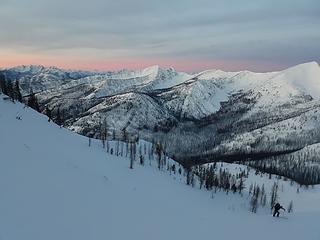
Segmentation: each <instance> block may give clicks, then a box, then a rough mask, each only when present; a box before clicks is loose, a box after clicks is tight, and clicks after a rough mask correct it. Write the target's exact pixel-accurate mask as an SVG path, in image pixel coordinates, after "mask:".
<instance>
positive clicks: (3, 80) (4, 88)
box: [0, 73, 8, 95]
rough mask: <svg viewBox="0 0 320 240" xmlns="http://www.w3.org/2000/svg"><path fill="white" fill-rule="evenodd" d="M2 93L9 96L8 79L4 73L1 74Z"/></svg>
mask: <svg viewBox="0 0 320 240" xmlns="http://www.w3.org/2000/svg"><path fill="white" fill-rule="evenodd" d="M0 91H1V92H2V93H3V94H5V95H8V91H7V82H6V77H5V75H4V74H3V73H0Z"/></svg>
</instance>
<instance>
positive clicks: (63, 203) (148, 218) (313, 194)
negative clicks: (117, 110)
mask: <svg viewBox="0 0 320 240" xmlns="http://www.w3.org/2000/svg"><path fill="white" fill-rule="evenodd" d="M3 98H4V96H3V95H1V94H0V109H1V111H0V193H1V197H0V213H1V214H0V239H1V240H7V239H24V240H43V239H46V240H56V239H60V240H88V239H95V240H102V239H110V240H125V239H133V240H149V239H153V240H163V239H184V240H194V239H205V238H217V239H236V238H242V237H244V238H245V239H248V240H251V239H257V237H258V238H259V239H261V240H269V239H272V238H275V235H274V234H275V233H276V239H290V240H298V239H308V240H318V239H319V236H320V230H319V226H318V225H319V223H318V220H319V217H320V209H319V197H320V189H319V186H315V187H313V188H312V189H311V188H310V189H306V188H303V187H300V186H299V185H297V184H295V183H290V182H289V181H285V180H282V179H279V178H278V177H276V176H271V177H269V176H268V175H265V174H260V173H259V174H255V171H254V170H252V169H251V171H250V172H249V169H250V168H247V167H244V166H240V165H236V164H226V163H223V164H221V165H220V164H219V165H220V167H219V168H220V169H224V170H225V171H227V172H229V171H230V172H234V173H238V172H240V171H242V168H243V169H245V172H248V177H247V178H246V182H245V186H246V187H245V189H244V190H243V193H242V195H243V196H241V194H239V193H231V192H229V194H226V193H224V192H223V191H217V192H216V193H215V192H214V191H213V190H212V191H207V190H205V189H203V188H202V189H199V186H197V185H196V186H195V187H194V188H192V187H191V186H187V185H186V184H185V174H179V173H177V172H176V173H173V172H171V171H170V172H169V171H166V170H160V171H159V170H158V169H157V163H156V162H157V160H156V158H154V159H153V160H152V158H151V159H150V160H148V157H147V156H148V153H146V151H145V150H144V148H142V150H141V151H140V150H138V151H137V154H142V155H143V156H144V157H145V159H146V161H147V162H146V164H145V166H142V165H140V164H139V163H138V161H136V162H135V163H134V168H133V169H129V159H128V158H126V157H124V156H123V157H121V156H116V154H115V153H116V150H115V146H116V144H114V145H112V142H110V148H114V150H115V151H114V153H113V154H110V152H111V150H110V151H109V153H108V152H107V150H106V149H104V148H103V147H102V144H101V141H95V140H92V142H91V146H90V147H89V146H88V138H86V137H83V136H80V135H78V134H75V133H72V132H71V131H68V130H67V129H64V128H60V127H59V126H57V125H56V124H54V123H53V122H52V121H51V122H48V121H47V117H45V116H43V115H41V114H39V113H37V112H36V111H33V110H32V109H30V108H28V107H25V106H24V105H23V104H20V103H12V102H11V101H9V100H4V99H3ZM139 144H141V143H139ZM121 146H122V147H123V146H125V144H122V145H121ZM142 146H145V145H142ZM138 149H139V147H138ZM123 151H126V150H125V147H123ZM149 158H150V156H149ZM149 161H150V162H149ZM167 163H171V162H170V161H169V160H168V161H167ZM168 166H170V165H168ZM165 169H166V168H165ZM274 183H277V184H278V186H279V193H278V194H279V195H278V200H279V201H280V202H281V204H283V206H284V207H285V208H287V206H288V204H289V202H290V201H293V213H281V218H273V217H272V216H271V215H270V210H269V207H265V208H259V210H258V212H257V213H256V214H253V213H251V212H249V206H248V197H250V195H249V191H250V188H249V186H250V184H254V185H255V186H257V185H260V187H261V186H263V191H265V192H266V193H270V191H271V188H272V186H273V184H274ZM297 190H298V191H297ZM261 191H262V190H261ZM267 201H269V197H268V200H267ZM268 205H269V203H268ZM283 214H285V215H284V216H283ZM248 229H249V230H248ZM269 229H272V231H269Z"/></svg>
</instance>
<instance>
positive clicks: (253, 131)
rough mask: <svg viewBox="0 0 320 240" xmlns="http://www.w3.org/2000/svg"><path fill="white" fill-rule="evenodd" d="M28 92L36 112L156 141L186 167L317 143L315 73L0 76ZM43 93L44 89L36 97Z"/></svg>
mask: <svg viewBox="0 0 320 240" xmlns="http://www.w3.org/2000/svg"><path fill="white" fill-rule="evenodd" d="M4 73H5V75H6V76H7V77H8V79H11V80H20V81H21V87H22V89H23V90H24V93H25V94H27V93H28V88H30V87H32V88H33V89H34V91H35V90H37V91H39V92H38V93H37V94H36V96H37V97H38V99H39V101H40V105H41V108H42V109H43V110H44V109H45V107H48V108H49V109H51V110H52V112H53V113H54V114H55V113H56V112H57V111H58V109H59V111H60V112H61V113H62V115H63V116H62V118H63V122H64V125H65V126H66V127H68V128H70V129H72V130H74V131H76V132H78V133H81V134H83V135H87V136H91V137H99V136H100V135H101V134H100V132H99V131H100V130H99V129H101V124H102V123H106V124H107V126H108V129H109V133H110V134H111V133H112V132H113V131H116V133H117V135H121V134H122V132H123V131H126V132H128V133H129V134H131V135H138V134H139V136H140V137H142V138H144V139H147V140H150V141H151V140H152V139H157V140H158V141H162V142H163V143H164V145H165V146H166V148H167V152H168V153H169V154H170V155H171V156H174V157H175V159H176V160H178V161H180V162H182V163H184V164H187V165H188V164H197V163H201V162H210V161H214V160H217V159H220V160H221V159H222V160H228V161H234V160H242V159H245V158H256V157H259V158H261V157H268V156H274V155H278V154H284V153H289V152H292V151H297V150H300V149H302V148H304V147H305V146H308V145H311V144H315V143H318V142H320V115H319V114H320V67H319V64H318V63H316V62H310V63H305V64H300V65H297V66H294V67H291V68H288V69H286V70H283V71H279V72H270V73H254V72H250V71H240V72H224V71H221V70H208V71H204V72H200V73H196V74H187V73H181V72H177V71H175V70H174V69H162V68H159V67H158V66H153V67H150V68H147V69H143V70H140V71H129V70H122V71H118V72H72V71H63V70H60V69H56V68H44V67H18V68H13V69H6V70H4ZM41 90H43V91H41Z"/></svg>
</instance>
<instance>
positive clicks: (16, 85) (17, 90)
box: [13, 80, 22, 103]
mask: <svg viewBox="0 0 320 240" xmlns="http://www.w3.org/2000/svg"><path fill="white" fill-rule="evenodd" d="M13 93H14V98H15V99H16V100H17V101H18V102H21V103H22V94H21V91H20V84H19V81H18V80H17V81H15V83H14V89H13Z"/></svg>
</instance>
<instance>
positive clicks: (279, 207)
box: [273, 203, 285, 217]
mask: <svg viewBox="0 0 320 240" xmlns="http://www.w3.org/2000/svg"><path fill="white" fill-rule="evenodd" d="M273 208H274V211H273V216H274V217H275V216H276V215H277V217H279V214H280V212H279V210H280V209H283V210H284V211H285V209H284V207H282V206H281V205H280V203H277V204H276V205H274V206H273Z"/></svg>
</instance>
